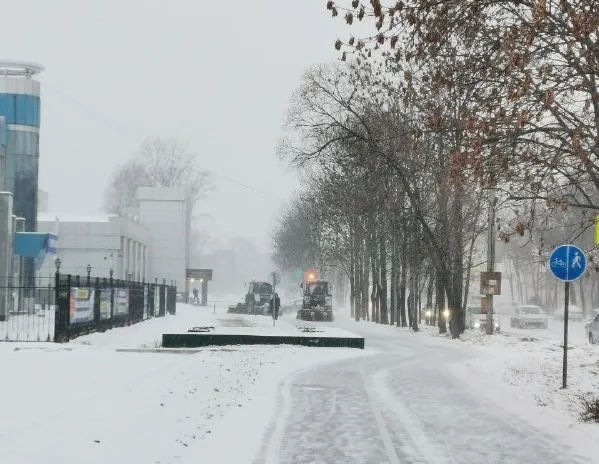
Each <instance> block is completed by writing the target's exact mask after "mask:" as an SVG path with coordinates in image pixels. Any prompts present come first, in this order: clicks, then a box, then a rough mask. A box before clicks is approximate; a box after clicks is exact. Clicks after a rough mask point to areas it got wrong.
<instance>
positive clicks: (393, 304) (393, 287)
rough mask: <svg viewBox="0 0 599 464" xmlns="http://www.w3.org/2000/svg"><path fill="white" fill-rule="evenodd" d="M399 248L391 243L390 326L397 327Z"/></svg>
mask: <svg viewBox="0 0 599 464" xmlns="http://www.w3.org/2000/svg"><path fill="white" fill-rule="evenodd" d="M396 292H397V246H396V245H395V243H391V320H390V324H391V325H395V316H396V314H397V293H396Z"/></svg>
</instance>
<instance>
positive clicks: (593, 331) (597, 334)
mask: <svg viewBox="0 0 599 464" xmlns="http://www.w3.org/2000/svg"><path fill="white" fill-rule="evenodd" d="M584 330H585V332H586V333H587V336H588V337H589V343H590V344H591V345H592V344H594V343H595V342H596V341H599V314H597V315H596V316H595V318H594V319H592V320H590V321H589V322H587V323H586V324H585V325H584Z"/></svg>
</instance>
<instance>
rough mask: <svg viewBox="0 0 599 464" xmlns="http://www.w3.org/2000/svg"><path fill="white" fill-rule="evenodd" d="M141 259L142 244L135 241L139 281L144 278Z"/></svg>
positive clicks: (142, 256) (142, 257)
mask: <svg viewBox="0 0 599 464" xmlns="http://www.w3.org/2000/svg"><path fill="white" fill-rule="evenodd" d="M143 259H144V255H143V245H142V244H141V243H140V242H137V280H138V281H139V282H141V281H142V280H143V278H144V275H143V274H144V267H143Z"/></svg>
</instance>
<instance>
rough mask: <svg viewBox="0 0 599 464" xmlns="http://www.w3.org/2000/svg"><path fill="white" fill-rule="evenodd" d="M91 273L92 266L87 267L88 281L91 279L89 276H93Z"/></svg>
mask: <svg viewBox="0 0 599 464" xmlns="http://www.w3.org/2000/svg"><path fill="white" fill-rule="evenodd" d="M91 273H92V265H91V264H88V265H87V278H88V279H89V276H90V275H91Z"/></svg>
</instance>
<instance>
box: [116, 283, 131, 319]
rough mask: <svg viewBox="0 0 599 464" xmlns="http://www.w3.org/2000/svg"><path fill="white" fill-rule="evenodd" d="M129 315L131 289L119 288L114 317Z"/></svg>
mask: <svg viewBox="0 0 599 464" xmlns="http://www.w3.org/2000/svg"><path fill="white" fill-rule="evenodd" d="M126 314H129V289H126V288H119V289H117V290H115V298H114V315H115V316H123V315H126Z"/></svg>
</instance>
